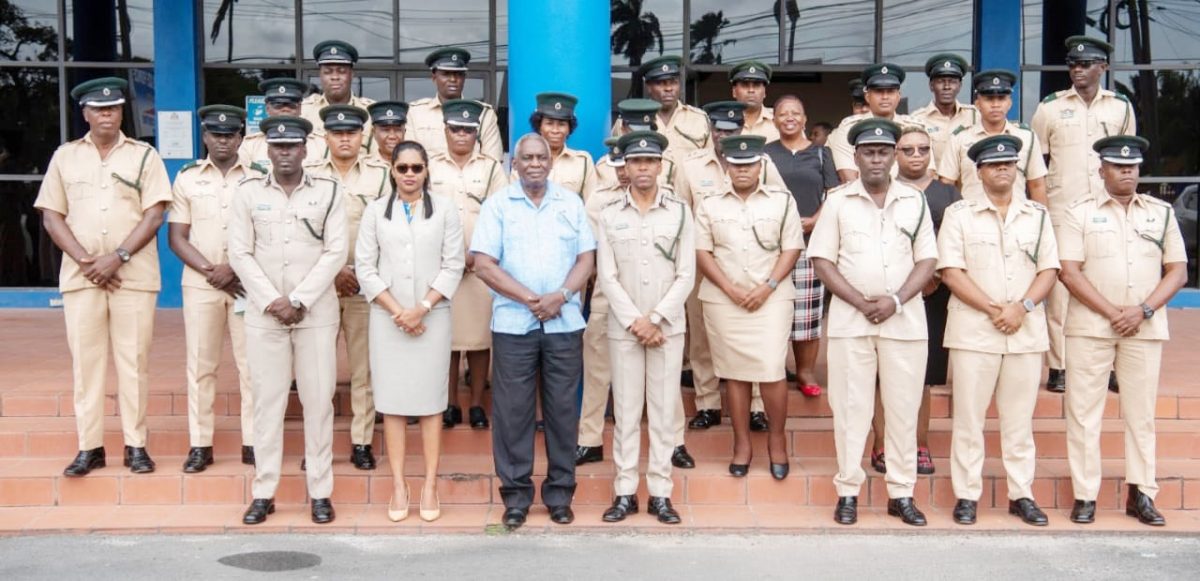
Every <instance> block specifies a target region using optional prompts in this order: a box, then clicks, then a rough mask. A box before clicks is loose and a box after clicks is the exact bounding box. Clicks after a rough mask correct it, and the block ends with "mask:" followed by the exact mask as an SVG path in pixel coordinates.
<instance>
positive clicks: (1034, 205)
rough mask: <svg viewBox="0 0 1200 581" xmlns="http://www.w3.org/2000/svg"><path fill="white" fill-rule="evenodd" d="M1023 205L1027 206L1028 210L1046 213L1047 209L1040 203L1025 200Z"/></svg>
mask: <svg viewBox="0 0 1200 581" xmlns="http://www.w3.org/2000/svg"><path fill="white" fill-rule="evenodd" d="M1025 204H1026V205H1028V206H1029V207H1030V208H1033V209H1035V210H1041V211H1043V212H1046V211H1047V209H1046V206H1043V205H1042V203H1041V202H1035V201H1033V200H1030V199H1026V200H1025Z"/></svg>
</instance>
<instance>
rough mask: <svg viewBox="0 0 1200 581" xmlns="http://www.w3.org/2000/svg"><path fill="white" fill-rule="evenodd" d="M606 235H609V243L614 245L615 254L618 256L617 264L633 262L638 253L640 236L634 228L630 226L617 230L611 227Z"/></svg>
mask: <svg viewBox="0 0 1200 581" xmlns="http://www.w3.org/2000/svg"><path fill="white" fill-rule="evenodd" d="M605 235H606V236H608V242H609V245H610V246H612V249H613V254H614V255H616V257H617V264H628V263H632V262H633V261H634V259H635V258H636V255H637V244H638V236H637V231H636V230H635V229H634V228H630V227H628V225H626V227H625V228H621V229H619V230H615V229H613V228H609V229H608V231H607V232H605Z"/></svg>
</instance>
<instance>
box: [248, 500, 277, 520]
mask: <svg viewBox="0 0 1200 581" xmlns="http://www.w3.org/2000/svg"><path fill="white" fill-rule="evenodd" d="M273 512H275V499H274V498H256V499H254V500H253V501H251V502H250V508H247V509H246V512H245V514H243V515H242V524H247V525H257V524H262V523H265V522H267V515H268V514H271V513H273Z"/></svg>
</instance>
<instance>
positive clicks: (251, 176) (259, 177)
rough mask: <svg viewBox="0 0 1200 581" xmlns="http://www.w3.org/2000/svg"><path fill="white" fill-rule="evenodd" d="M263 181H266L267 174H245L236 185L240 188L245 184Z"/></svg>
mask: <svg viewBox="0 0 1200 581" xmlns="http://www.w3.org/2000/svg"><path fill="white" fill-rule="evenodd" d="M265 179H267V174H266V173H265V172H264V173H263V174H262V175H254V174H246V177H244V178H242V179H240V180H238V185H239V186H240V185H242V184H244V183H246V182H250V181H254V180H265Z"/></svg>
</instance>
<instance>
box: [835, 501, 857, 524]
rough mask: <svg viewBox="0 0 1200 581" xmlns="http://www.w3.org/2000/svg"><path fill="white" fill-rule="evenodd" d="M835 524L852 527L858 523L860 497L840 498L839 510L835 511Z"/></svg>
mask: <svg viewBox="0 0 1200 581" xmlns="http://www.w3.org/2000/svg"><path fill="white" fill-rule="evenodd" d="M833 522H836V523H837V524H840V525H852V524H854V523H856V522H858V497H857V496H839V497H838V503H837V508H834V509H833Z"/></svg>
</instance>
